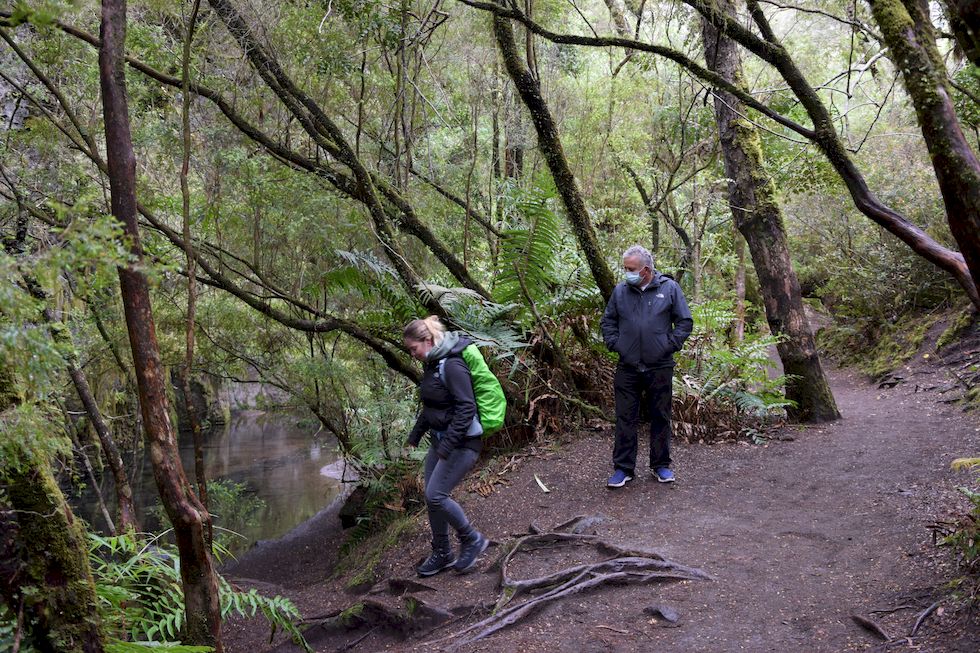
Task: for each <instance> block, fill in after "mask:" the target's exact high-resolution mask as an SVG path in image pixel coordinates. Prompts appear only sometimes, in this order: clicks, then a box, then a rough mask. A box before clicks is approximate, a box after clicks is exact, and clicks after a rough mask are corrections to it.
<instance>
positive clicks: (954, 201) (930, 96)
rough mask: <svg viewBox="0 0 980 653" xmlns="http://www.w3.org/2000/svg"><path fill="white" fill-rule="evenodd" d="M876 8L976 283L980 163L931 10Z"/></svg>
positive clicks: (897, 0) (884, 0) (912, 0)
mask: <svg viewBox="0 0 980 653" xmlns="http://www.w3.org/2000/svg"><path fill="white" fill-rule="evenodd" d="M870 5H871V12H872V14H873V15H874V18H875V22H877V23H878V26H879V27H880V28H881V34H882V36H883V37H884V39H885V43H886V44H887V45H888V48H889V50H891V55H892V59H893V61H894V62H895V65H897V66H898V68H899V69H900V70H901V71H902V78H903V80H904V82H905V89H906V91H908V94H909V97H910V98H911V99H912V104H913V105H914V106H915V113H916V116H917V117H918V121H919V128H920V129H921V130H922V136H923V138H924V139H925V141H926V147H928V149H929V156H930V158H931V159H932V167H933V170H934V171H935V173H936V180H937V181H938V182H939V189H940V191H941V192H942V195H943V203H944V205H945V207H946V219H947V221H948V222H949V229H950V231H951V232H952V234H953V238H955V239H956V243H957V245H959V247H960V252H962V253H963V258H964V259H965V260H966V264H967V266H968V267H969V268H970V274H971V275H972V276H973V279H974V281H976V280H977V279H980V160H978V159H977V155H976V154H975V153H974V152H973V148H972V147H970V143H969V142H968V141H967V139H966V135H965V134H964V133H963V130H962V129H961V128H960V122H959V118H957V116H956V110H955V109H954V107H953V99H952V97H951V96H950V90H949V85H948V83H947V81H946V64H945V62H944V61H943V59H942V56H941V55H940V54H939V49H938V48H937V47H936V34H935V31H934V29H933V26H932V22H931V20H930V18H929V6H928V4H927V3H925V2H922V1H921V0H870Z"/></svg>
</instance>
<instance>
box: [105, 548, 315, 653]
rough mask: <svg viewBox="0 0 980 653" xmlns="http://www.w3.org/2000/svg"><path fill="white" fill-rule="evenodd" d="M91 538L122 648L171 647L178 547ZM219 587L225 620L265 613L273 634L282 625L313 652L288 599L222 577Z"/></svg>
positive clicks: (108, 617)
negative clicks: (238, 586) (238, 587)
mask: <svg viewBox="0 0 980 653" xmlns="http://www.w3.org/2000/svg"><path fill="white" fill-rule="evenodd" d="M89 539H90V542H91V547H90V553H89V560H90V563H91V565H92V572H93V575H94V577H95V583H96V595H97V597H98V601H99V607H100V612H101V614H102V617H103V620H104V622H105V624H106V629H107V631H108V633H109V634H110V636H111V637H112V638H113V639H114V640H115V641H116V643H118V644H119V646H120V647H122V648H120V649H119V650H121V651H122V650H137V649H128V648H126V647H127V646H129V647H132V646H140V645H141V644H140V643H142V644H144V645H148V646H156V645H163V646H168V647H169V646H171V645H172V644H171V643H172V642H173V641H175V640H177V639H178V638H179V637H180V633H181V628H182V627H183V620H184V596H183V591H182V589H181V579H180V564H179V558H178V555H177V552H176V549H175V548H174V547H171V546H169V545H166V544H163V543H162V542H160V541H159V538H157V539H156V540H151V541H149V542H144V541H142V540H140V539H138V538H137V537H136V536H135V535H133V534H130V533H127V534H123V535H118V536H111V537H103V536H100V535H95V534H89ZM218 591H219V599H220V603H221V616H222V618H227V617H228V616H230V615H232V614H238V615H241V616H244V617H254V616H256V615H257V614H260V613H261V614H262V616H263V617H265V619H266V620H267V621H268V622H269V623H270V624H271V626H272V629H273V633H274V632H275V631H276V630H277V629H282V630H283V631H285V632H287V633H289V634H290V635H291V636H292V637H293V639H294V641H297V642H299V643H300V644H302V645H303V646H304V648H305V649H306V650H307V651H309V650H310V649H309V647H308V646H306V643H305V640H303V639H302V635H301V633H300V632H299V629H298V628H297V627H296V625H295V622H296V621H297V620H299V618H300V614H299V612H298V611H297V610H296V607H295V606H294V605H293V604H292V603H291V602H290V601H289V600H288V599H284V598H282V597H280V596H276V597H272V598H269V597H265V596H262V595H260V594H259V593H258V592H256V591H255V590H254V589H251V590H249V591H247V592H242V591H240V590H236V589H234V588H232V587H231V585H229V584H228V582H227V581H226V580H225V579H224V578H223V577H221V576H219V577H218ZM127 640H129V642H130V643H126V641H127ZM153 650H156V649H155V648H154V649H153ZM173 650H175V651H180V650H181V649H173ZM198 650H200V649H198Z"/></svg>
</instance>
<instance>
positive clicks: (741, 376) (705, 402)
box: [673, 301, 792, 441]
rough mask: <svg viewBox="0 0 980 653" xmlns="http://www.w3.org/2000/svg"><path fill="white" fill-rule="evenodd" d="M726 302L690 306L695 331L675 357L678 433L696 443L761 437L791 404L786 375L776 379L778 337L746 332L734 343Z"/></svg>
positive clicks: (732, 315) (675, 408) (675, 425)
mask: <svg viewBox="0 0 980 653" xmlns="http://www.w3.org/2000/svg"><path fill="white" fill-rule="evenodd" d="M730 306H731V305H730V303H729V302H727V301H713V302H705V303H703V304H700V305H696V306H692V307H691V313H692V314H693V316H694V331H693V333H692V334H691V337H690V338H688V340H687V343H686V344H685V346H684V349H683V351H682V352H681V353H680V354H679V355H677V357H676V358H677V368H676V372H675V374H674V420H673V421H674V431H675V433H676V434H677V435H678V436H679V437H681V438H684V439H687V440H694V441H719V440H731V439H736V438H738V437H752V438H754V439H759V438H761V436H762V432H763V430H764V429H765V428H766V427H767V426H768V425H769V424H770V423H771V422H772V421H773V420H774V419H778V418H780V417H783V416H784V415H785V410H786V407H787V406H790V405H792V401H790V400H788V399H786V397H785V394H784V388H785V381H786V379H785V377H784V376H774V375H772V365H771V361H770V358H769V352H770V349H771V348H772V347H774V346H775V345H776V343H778V342H779V338H778V337H776V336H772V335H768V334H761V333H752V332H747V333H746V334H745V337H744V339H743V340H742V342H731V341H730V338H729V333H730V331H731V327H732V325H733V324H734V322H735V319H736V316H735V313H734V312H733V311H732V310H731V307H730Z"/></svg>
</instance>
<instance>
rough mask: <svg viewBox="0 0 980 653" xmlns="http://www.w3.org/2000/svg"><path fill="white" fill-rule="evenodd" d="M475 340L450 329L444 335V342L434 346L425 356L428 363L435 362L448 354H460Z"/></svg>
mask: <svg viewBox="0 0 980 653" xmlns="http://www.w3.org/2000/svg"><path fill="white" fill-rule="evenodd" d="M472 342H473V341H472V340H470V339H469V338H468V337H466V336H464V335H460V333H459V332H458V331H448V332H447V333H446V335H444V336H443V337H442V342H440V343H439V344H438V345H436V346H434V347H433V348H432V349H430V350H429V353H428V354H427V355H426V357H425V361H426V362H427V363H432V362H435V361H437V360H439V359H441V358H445V357H446V356H450V355H452V354H458V353H459V352H461V351H463V350H464V349H466V348H467V347H468V346H469V345H470V344H471V343H472Z"/></svg>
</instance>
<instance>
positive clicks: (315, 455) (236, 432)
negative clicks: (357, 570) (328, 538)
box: [72, 410, 342, 551]
mask: <svg viewBox="0 0 980 653" xmlns="http://www.w3.org/2000/svg"><path fill="white" fill-rule="evenodd" d="M310 424H311V423H310V421H309V420H307V421H305V422H303V421H301V420H300V419H299V418H297V417H295V416H292V415H285V414H281V413H267V412H261V411H254V410H253V411H239V412H235V413H232V416H231V419H230V420H229V422H228V424H227V425H225V427H224V430H223V431H220V432H214V433H212V434H210V435H209V436H208V438H207V441H206V445H205V450H204V461H205V467H206V468H207V476H208V478H209V479H230V480H232V481H235V482H236V483H243V484H245V485H246V486H247V488H248V491H249V492H250V493H252V494H254V495H255V496H257V497H258V498H260V499H262V501H264V502H265V506H264V508H263V509H261V510H260V511H258V512H257V513H256V514H255V517H254V521H255V525H254V526H251V527H246V528H243V529H241V530H239V532H240V533H241V534H242V535H244V536H245V540H244V541H242V542H241V543H240V544H238V545H236V546H235V547H234V548H235V549H236V550H238V551H241V550H244V549H246V548H248V547H249V546H251V545H252V544H253V543H254V542H256V541H258V540H269V539H275V538H278V537H281V536H282V535H284V534H286V533H287V532H288V531H289V530H290V529H292V528H293V527H295V526H297V525H298V524H300V523H302V522H304V521H306V520H307V519H310V518H311V517H313V516H314V515H315V514H316V513H317V512H319V511H320V510H321V509H323V508H324V507H326V506H327V505H328V504H329V503H330V502H331V501H332V500H333V499H334V498H336V497H337V496H338V495H339V494H340V488H341V483H340V480H339V478H338V477H339V476H340V473H341V471H342V464H341V463H340V462H339V461H338V455H337V451H336V442H335V440H334V439H333V438H332V437H330V436H328V435H326V434H324V433H322V432H321V433H320V434H319V435H317V436H316V437H314V434H315V432H316V425H315V424H313V425H312V426H310ZM191 440H192V438H191V437H190V435H189V434H188V435H182V437H181V443H180V453H181V459H182V460H183V463H184V470H185V472H186V473H187V476H188V478H189V479H190V480H191V482H192V483H193V482H194V481H193V478H194V444H193V442H192V441H191ZM102 485H103V496H104V497H105V499H106V501H107V502H109V501H112V500H113V497H114V490H113V487H112V482H111V479H107V480H105V481H104V482H103V484H102ZM133 492H134V494H135V495H136V501H137V504H138V510H139V511H140V512H141V513H142V514H141V515H140V519H141V523H143V524H144V527H154V524H153V523H152V522H153V516H152V514H150V513H151V510H152V508H153V506H154V505H155V504H157V491H156V484H155V482H154V480H153V471H152V469H151V466H150V462H149V460H148V459H147V458H146V457H144V459H143V462H142V469H141V470H138V473H137V474H136V480H135V481H134V482H133ZM72 503H73V505H74V506H75V507H76V508H77V509H78V511H79V512H80V514H81V515H82V516H83V517H84V518H85V519H87V520H88V521H89V522H90V523H91V524H93V526H95V527H96V528H97V529H100V530H104V528H105V523H104V520H103V519H102V516H101V512H100V510H99V508H98V505H97V502H96V499H95V495H94V493H93V492H87V493H86V494H85V495H83V496H82V497H80V498H79V499H76V500H75V501H73V502H72ZM109 509H110V510H113V507H112V506H111V505H110V507H109ZM219 523H220V520H219ZM338 528H339V523H338Z"/></svg>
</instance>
